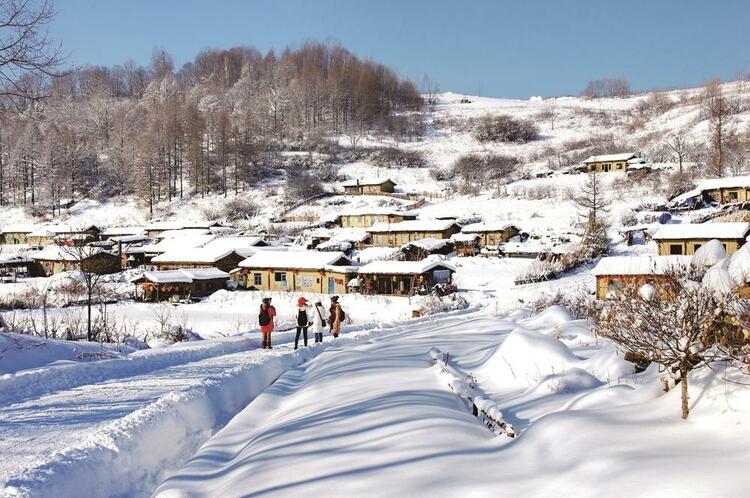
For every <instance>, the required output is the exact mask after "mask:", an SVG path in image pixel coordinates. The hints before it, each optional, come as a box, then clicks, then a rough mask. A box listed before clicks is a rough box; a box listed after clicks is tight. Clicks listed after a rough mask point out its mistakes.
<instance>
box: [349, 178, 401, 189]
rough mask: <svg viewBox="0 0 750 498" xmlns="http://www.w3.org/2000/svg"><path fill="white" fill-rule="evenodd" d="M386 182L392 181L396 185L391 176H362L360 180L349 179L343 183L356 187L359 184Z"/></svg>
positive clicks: (380, 183)
mask: <svg viewBox="0 0 750 498" xmlns="http://www.w3.org/2000/svg"><path fill="white" fill-rule="evenodd" d="M385 182H391V183H393V184H394V185H395V182H394V181H393V180H391V179H390V178H361V179H359V180H357V179H354V180H347V181H345V182H343V183H342V185H343V186H344V187H356V186H357V185H382V184H384V183H385Z"/></svg>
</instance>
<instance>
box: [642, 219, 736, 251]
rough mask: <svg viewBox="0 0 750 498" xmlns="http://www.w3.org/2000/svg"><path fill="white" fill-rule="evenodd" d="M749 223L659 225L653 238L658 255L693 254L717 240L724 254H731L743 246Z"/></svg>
mask: <svg viewBox="0 0 750 498" xmlns="http://www.w3.org/2000/svg"><path fill="white" fill-rule="evenodd" d="M748 234H750V223H743V222H737V223H683V224H667V225H661V226H660V227H659V229H658V230H657V232H656V233H655V234H654V236H653V240H654V241H656V243H657V244H658V246H659V255H661V256H677V255H692V254H695V251H697V250H698V249H699V248H700V247H701V246H703V245H704V244H706V243H707V242H708V241H709V240H712V239H717V240H719V242H721V244H722V245H723V246H724V250H725V251H726V253H727V254H728V255H729V254H733V253H734V252H735V251H737V250H738V249H739V248H740V247H742V246H743V245H744V244H745V240H746V239H747V236H748Z"/></svg>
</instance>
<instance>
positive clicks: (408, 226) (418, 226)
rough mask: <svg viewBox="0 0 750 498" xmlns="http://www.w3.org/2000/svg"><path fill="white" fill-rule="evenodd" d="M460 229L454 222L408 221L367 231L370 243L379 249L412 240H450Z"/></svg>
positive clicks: (397, 245)
mask: <svg viewBox="0 0 750 498" xmlns="http://www.w3.org/2000/svg"><path fill="white" fill-rule="evenodd" d="M460 231H461V227H460V226H459V225H458V223H456V222H455V221H454V220H410V221H402V222H401V223H378V224H376V225H373V226H371V227H370V228H368V229H367V232H368V233H369V234H370V239H371V240H370V243H371V244H372V245H374V246H381V247H399V246H402V245H404V244H407V243H409V242H412V241H414V240H421V239H430V238H432V239H450V238H451V236H452V235H453V234H456V233H459V232H460Z"/></svg>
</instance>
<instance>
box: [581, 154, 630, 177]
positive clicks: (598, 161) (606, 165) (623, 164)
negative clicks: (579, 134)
mask: <svg viewBox="0 0 750 498" xmlns="http://www.w3.org/2000/svg"><path fill="white" fill-rule="evenodd" d="M636 157H637V156H636V155H635V154H633V153H632V152H626V153H623V154H605V155H602V156H591V157H589V158H588V159H586V160H585V161H583V165H584V166H585V167H586V171H589V172H592V171H596V172H597V173H606V172H609V171H620V172H623V173H625V172H626V171H627V170H628V161H630V160H631V159H634V158H636Z"/></svg>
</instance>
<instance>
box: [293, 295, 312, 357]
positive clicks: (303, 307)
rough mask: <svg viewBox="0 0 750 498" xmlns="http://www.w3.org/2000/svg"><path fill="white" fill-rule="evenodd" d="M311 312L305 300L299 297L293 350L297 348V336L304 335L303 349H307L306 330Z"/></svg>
mask: <svg viewBox="0 0 750 498" xmlns="http://www.w3.org/2000/svg"><path fill="white" fill-rule="evenodd" d="M311 314H312V310H311V309H310V305H309V304H308V302H307V299H305V298H304V297H301V298H299V299H297V335H296V336H295V338H294V349H297V346H299V336H300V334H304V337H305V347H307V328H308V327H309V326H310V315H311Z"/></svg>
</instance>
